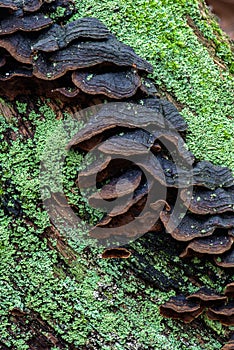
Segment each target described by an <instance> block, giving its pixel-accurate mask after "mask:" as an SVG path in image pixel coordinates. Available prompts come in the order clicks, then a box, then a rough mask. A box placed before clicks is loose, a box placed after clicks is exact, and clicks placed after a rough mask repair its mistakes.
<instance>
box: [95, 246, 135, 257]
mask: <svg viewBox="0 0 234 350" xmlns="http://www.w3.org/2000/svg"><path fill="white" fill-rule="evenodd" d="M130 256H131V252H130V251H129V250H127V249H126V248H109V249H105V250H104V252H103V253H102V258H103V259H116V258H121V259H127V258H129V257H130Z"/></svg>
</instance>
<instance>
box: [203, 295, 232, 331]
mask: <svg viewBox="0 0 234 350" xmlns="http://www.w3.org/2000/svg"><path fill="white" fill-rule="evenodd" d="M207 316H208V317H209V319H211V320H214V321H219V322H221V323H222V324H223V325H224V326H234V301H229V302H228V303H226V304H223V305H220V306H215V307H211V308H209V309H208V311H207Z"/></svg>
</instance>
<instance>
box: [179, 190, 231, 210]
mask: <svg viewBox="0 0 234 350" xmlns="http://www.w3.org/2000/svg"><path fill="white" fill-rule="evenodd" d="M180 197H181V199H182V200H183V203H184V205H185V206H186V207H187V208H188V209H189V211H190V212H192V213H195V214H200V215H206V214H221V213H224V212H233V211H234V188H227V189H225V188H217V189H215V190H213V191H212V190H206V189H204V188H199V187H196V188H194V191H193V194H192V197H188V193H187V190H182V191H181V193H180Z"/></svg>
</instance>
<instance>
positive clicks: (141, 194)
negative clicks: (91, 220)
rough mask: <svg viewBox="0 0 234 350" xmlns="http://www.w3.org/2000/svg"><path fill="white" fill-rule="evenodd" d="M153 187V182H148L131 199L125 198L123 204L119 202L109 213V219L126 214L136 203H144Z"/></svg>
mask: <svg viewBox="0 0 234 350" xmlns="http://www.w3.org/2000/svg"><path fill="white" fill-rule="evenodd" d="M152 185H153V181H152V180H150V182H148V183H147V184H146V183H144V184H142V185H140V186H139V187H138V188H137V189H136V191H135V192H134V194H133V196H132V197H131V198H130V199H129V198H127V199H126V197H125V198H123V200H122V201H121V202H119V201H118V203H117V204H115V206H114V208H113V209H112V210H111V211H110V212H108V217H110V218H111V217H114V216H118V215H122V214H124V213H126V212H127V211H128V210H129V209H130V208H131V207H133V206H134V205H135V204H136V203H140V202H142V201H143V202H144V198H146V196H147V194H148V192H150V190H151V188H152Z"/></svg>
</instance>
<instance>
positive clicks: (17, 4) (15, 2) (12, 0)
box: [0, 0, 53, 12]
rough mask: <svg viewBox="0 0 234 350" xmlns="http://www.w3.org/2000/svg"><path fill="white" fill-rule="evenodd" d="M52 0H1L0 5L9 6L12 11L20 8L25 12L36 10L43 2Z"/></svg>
mask: <svg viewBox="0 0 234 350" xmlns="http://www.w3.org/2000/svg"><path fill="white" fill-rule="evenodd" d="M52 1H53V0H48V1H47V0H1V1H0V7H3V8H9V9H11V10H14V11H16V10H19V9H22V10H23V11H25V12H36V11H37V10H39V9H40V7H41V6H42V5H43V3H44V2H52Z"/></svg>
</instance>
